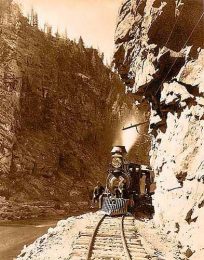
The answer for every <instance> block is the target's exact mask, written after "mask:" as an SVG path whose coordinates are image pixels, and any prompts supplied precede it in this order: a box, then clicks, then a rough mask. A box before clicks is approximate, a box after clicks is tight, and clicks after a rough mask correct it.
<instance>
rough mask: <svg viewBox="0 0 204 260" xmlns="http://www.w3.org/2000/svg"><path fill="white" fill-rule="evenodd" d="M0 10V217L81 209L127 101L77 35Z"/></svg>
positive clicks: (0, 4) (3, 5) (5, 7)
mask: <svg viewBox="0 0 204 260" xmlns="http://www.w3.org/2000/svg"><path fill="white" fill-rule="evenodd" d="M0 15H1V16H0V18H1V20H0V22H1V23H0V25H1V27H0V29H1V30H0V49H1V52H0V61H1V62H0V93H1V102H0V115H1V117H0V118H1V119H0V206H1V207H0V208H1V210H0V215H1V217H2V218H12V217H13V216H14V215H15V216H14V217H16V218H17V217H21V216H22V215H23V216H24V217H27V216H28V217H30V216H35V215H39V214H41V215H42V216H43V215H45V214H52V213H55V212H56V211H57V213H58V214H59V213H62V214H63V212H64V211H63V210H64V209H65V210H67V211H70V210H71V211H73V210H80V209H83V208H87V206H88V201H89V200H90V192H91V190H92V188H93V186H94V185H95V184H96V180H101V181H103V180H104V179H105V175H106V169H107V165H108V159H109V153H110V149H111V146H112V142H113V138H114V136H115V130H116V127H117V125H118V121H119V120H120V118H119V113H120V112H121V110H122V111H123V114H126V112H125V111H128V110H131V109H132V102H130V99H128V98H127V99H126V101H123V96H120V95H119V93H120V92H121V91H122V88H123V87H122V84H121V82H120V80H119V79H118V77H117V76H116V75H115V74H114V73H112V72H111V70H110V69H108V68H107V67H105V66H104V64H103V62H102V57H101V55H100V54H99V53H98V51H97V50H95V49H93V48H85V47H84V43H83V41H82V40H81V39H80V41H79V43H76V42H73V41H70V40H69V39H61V38H59V37H53V36H51V35H50V34H45V33H44V32H42V31H40V30H39V29H38V28H36V27H31V26H30V25H29V24H28V21H27V19H26V18H24V17H23V16H22V15H21V14H20V12H19V8H18V6H16V5H14V4H12V1H8V0H2V1H0ZM87 187H88V188H87ZM5 199H6V200H5ZM11 201H13V203H12V205H10V204H9V203H10V202H11ZM39 201H40V205H41V207H40V208H42V210H41V209H39V208H38V205H39ZM21 203H23V204H22V205H21ZM8 206H9V207H10V208H9V211H8V210H7V209H8ZM44 206H45V207H44ZM19 208H20V210H19ZM45 209H46V210H45ZM13 211H14V214H13ZM46 211H47V212H46Z"/></svg>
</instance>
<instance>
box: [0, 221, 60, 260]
mask: <svg viewBox="0 0 204 260" xmlns="http://www.w3.org/2000/svg"><path fill="white" fill-rule="evenodd" d="M58 220H59V219H51V220H26V221H15V222H8V223H5V222H4V223H1V222H0V260H13V259H15V257H16V256H17V255H18V254H19V253H20V251H21V249H22V248H23V246H24V245H29V244H31V243H32V242H34V241H35V240H36V239H37V238H38V237H40V236H42V235H43V234H45V233H46V232H47V230H48V228H50V227H54V226H56V223H57V222H58Z"/></svg>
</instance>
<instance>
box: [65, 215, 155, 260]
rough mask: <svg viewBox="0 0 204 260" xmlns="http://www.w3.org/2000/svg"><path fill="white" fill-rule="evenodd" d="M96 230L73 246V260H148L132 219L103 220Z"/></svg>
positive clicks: (71, 257) (108, 218) (106, 217)
mask: <svg viewBox="0 0 204 260" xmlns="http://www.w3.org/2000/svg"><path fill="white" fill-rule="evenodd" d="M94 224H95V226H94V227H93V226H88V227H86V228H85V231H84V232H81V233H80V234H79V236H78V238H77V239H76V242H75V244H74V245H73V251H72V253H71V255H70V257H69V258H68V259H70V260H92V259H95V260H99V259H100V260H104V259H106V260H121V259H123V260H147V259H150V258H149V256H148V255H147V253H146V251H145V249H144V247H143V246H142V243H141V239H140V236H139V234H138V233H137V231H136V228H135V225H134V218H133V217H131V216H123V217H109V216H105V215H103V216H101V217H100V218H99V219H97V220H96V221H95V223H94Z"/></svg>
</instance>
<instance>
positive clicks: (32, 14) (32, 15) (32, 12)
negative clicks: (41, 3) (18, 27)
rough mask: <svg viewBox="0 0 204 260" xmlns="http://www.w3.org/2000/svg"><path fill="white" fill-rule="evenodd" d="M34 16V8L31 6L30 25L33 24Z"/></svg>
mask: <svg viewBox="0 0 204 260" xmlns="http://www.w3.org/2000/svg"><path fill="white" fill-rule="evenodd" d="M34 16H35V12H34V9H33V7H32V9H31V15H30V25H31V26H33V24H34Z"/></svg>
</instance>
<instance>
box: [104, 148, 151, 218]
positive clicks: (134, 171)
mask: <svg viewBox="0 0 204 260" xmlns="http://www.w3.org/2000/svg"><path fill="white" fill-rule="evenodd" d="M126 155H127V151H126V148H125V146H121V145H117V146H114V147H113V148H112V151H111V163H110V166H109V169H108V174H107V178H106V187H105V190H104V192H103V193H102V194H101V196H100V198H99V208H100V209H101V210H102V211H103V212H104V213H105V214H106V215H110V216H117V215H125V214H128V213H132V212H133V211H134V209H135V207H136V205H137V203H138V201H139V200H140V198H141V196H142V195H145V194H146V195H147V196H150V195H151V185H152V184H153V183H154V173H153V171H152V169H151V168H150V167H149V166H146V165H141V164H137V163H132V162H127V161H126ZM143 177H144V179H145V181H144V183H143V191H141V180H142V178H143Z"/></svg>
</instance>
